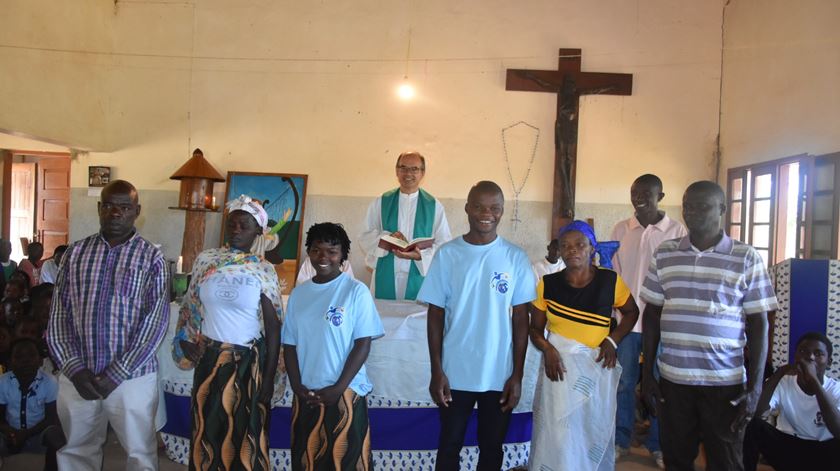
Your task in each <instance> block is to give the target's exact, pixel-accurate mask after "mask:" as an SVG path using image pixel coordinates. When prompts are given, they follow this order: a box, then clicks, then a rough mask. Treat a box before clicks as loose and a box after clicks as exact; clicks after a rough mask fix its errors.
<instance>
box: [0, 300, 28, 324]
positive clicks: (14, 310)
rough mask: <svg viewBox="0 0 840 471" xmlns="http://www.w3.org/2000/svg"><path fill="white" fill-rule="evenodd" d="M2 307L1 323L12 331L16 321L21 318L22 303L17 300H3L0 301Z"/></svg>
mask: <svg viewBox="0 0 840 471" xmlns="http://www.w3.org/2000/svg"><path fill="white" fill-rule="evenodd" d="M0 306H2V311H1V312H2V314H3V319H2V323H3V324H5V325H6V327H8V328H9V329H14V328H15V324H17V322H18V320H20V319H22V318H23V313H24V310H23V303H22V302H20V300H19V299H4V300H3V301H0Z"/></svg>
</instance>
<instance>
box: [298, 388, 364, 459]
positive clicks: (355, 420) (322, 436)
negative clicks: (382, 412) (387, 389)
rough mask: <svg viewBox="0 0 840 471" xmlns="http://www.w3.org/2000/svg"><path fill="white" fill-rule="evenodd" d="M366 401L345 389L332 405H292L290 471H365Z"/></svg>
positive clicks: (350, 390)
mask: <svg viewBox="0 0 840 471" xmlns="http://www.w3.org/2000/svg"><path fill="white" fill-rule="evenodd" d="M371 458H372V453H371V450H370V428H369V425H368V408H367V399H365V397H364V396H359V395H358V394H356V393H355V392H354V391H353V390H352V389H349V388H348V389H347V390H345V391H344V393H343V394H342V395H341V397H340V398H339V399H338V403H336V404H334V405H332V406H328V407H325V406H319V407H309V406H308V405H306V403H305V402H303V403H301V401H300V400H299V399H298V397H297V396H295V398H294V401H293V402H292V469H293V470H295V471H298V470H299V471H333V470H335V471H355V470H358V471H368V470H370V469H372V468H371Z"/></svg>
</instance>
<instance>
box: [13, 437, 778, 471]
mask: <svg viewBox="0 0 840 471" xmlns="http://www.w3.org/2000/svg"><path fill="white" fill-rule="evenodd" d="M43 465H44V458H43V457H42V456H38V455H30V454H23V455H16V456H10V457H8V458H6V459H5V463H4V464H3V467H2V470H3V471H12V470H14V471H18V470H29V471H38V470H40V469H41V467H42V466H43ZM102 469H103V470H104V471H119V470H122V469H125V452H123V449H122V447H121V446H120V444H119V442H118V441H117V438H116V437H115V436H114V435H113V433H112V434H109V436H108V443H107V444H106V445H105V465H104V467H103V468H102ZM186 469H187V467H186V466H182V465H180V464H177V463H173V462H172V461H169V458H167V457H166V454H165V453H164V452H163V451H162V450H161V452H160V471H185V470H186ZM615 469H616V471H649V470H655V469H658V468H657V467H656V464H655V463H654V462H653V459H652V458H651V457H650V454H649V453H648V451H647V450H646V449H644V448H631V449H630V455H628V456H626V457H624V458H622V460H621V461H620V462H619V463H618V464H616V467H615ZM703 469H704V467H703V466H702V463H700V462H699V460H698V466H697V470H698V471H701V470H703ZM758 469H759V471H772V468H770V467H769V466H759V467H758ZM406 471H410V470H406Z"/></svg>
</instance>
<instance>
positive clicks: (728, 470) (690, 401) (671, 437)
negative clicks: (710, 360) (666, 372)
mask: <svg viewBox="0 0 840 471" xmlns="http://www.w3.org/2000/svg"><path fill="white" fill-rule="evenodd" d="M659 388H660V390H661V391H662V397H663V399H664V400H665V403H664V404H662V405H661V407H660V412H661V414H660V415H661V417H660V421H659V436H660V439H661V445H662V454H663V455H664V456H663V457H664V458H665V467H666V468H667V469H668V470H670V471H693V470H694V460H695V459H696V458H697V453H698V451H699V446H700V442H701V441H702V442H703V444H704V445H705V449H706V470H707V471H741V470H742V469H743V460H742V457H741V452H742V444H743V437H744V432H743V429H741V430H739V431H736V432H733V431H732V430H730V425H731V424H732V421H733V420H734V419H735V416H736V414H737V412H738V408H737V407H736V406H733V405H732V404H730V403H729V401H731V400H732V399H734V398H735V397H737V396H738V395H739V394H741V392H743V390H744V387H743V386H742V385H734V386H686V385H682V384H675V383H672V382H670V381H668V380H666V379H660V380H659Z"/></svg>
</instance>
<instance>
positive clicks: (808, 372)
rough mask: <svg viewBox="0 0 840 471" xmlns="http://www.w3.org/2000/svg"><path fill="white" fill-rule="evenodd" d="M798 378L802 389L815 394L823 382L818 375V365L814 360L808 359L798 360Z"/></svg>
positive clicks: (809, 393) (806, 392) (808, 393)
mask: <svg viewBox="0 0 840 471" xmlns="http://www.w3.org/2000/svg"><path fill="white" fill-rule="evenodd" d="M795 371H796V379H797V382H798V383H799V386H800V387H801V388H802V391H803V392H804V393H805V394H807V395H809V396H813V395H814V394H816V393H817V391H819V390H820V388H821V387H822V384H821V383H820V380H819V378H818V377H817V365H816V363H814V362H813V361H810V360H807V359H804V358H803V359H800V360H799V361H798V362H796V368H795Z"/></svg>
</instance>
